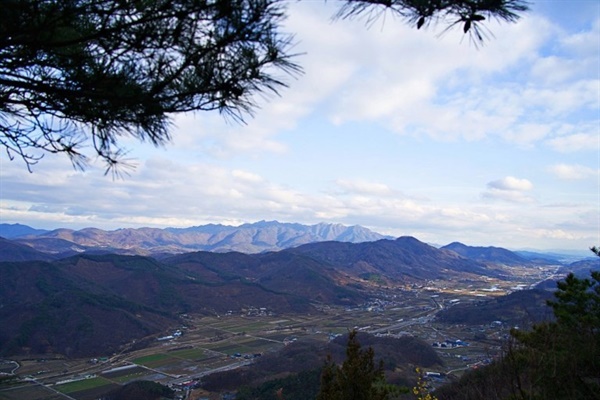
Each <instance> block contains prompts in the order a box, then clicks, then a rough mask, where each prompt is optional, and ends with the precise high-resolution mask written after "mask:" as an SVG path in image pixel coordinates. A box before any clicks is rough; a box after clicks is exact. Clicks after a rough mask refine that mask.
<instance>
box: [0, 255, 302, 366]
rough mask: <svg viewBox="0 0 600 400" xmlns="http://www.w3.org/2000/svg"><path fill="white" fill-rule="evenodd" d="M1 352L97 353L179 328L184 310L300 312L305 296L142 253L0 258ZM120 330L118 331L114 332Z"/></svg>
mask: <svg viewBox="0 0 600 400" xmlns="http://www.w3.org/2000/svg"><path fill="white" fill-rule="evenodd" d="M0 273H1V274H2V280H1V282H0V304H2V307H1V308H0V351H1V352H2V354H23V353H28V352H33V353H53V352H56V353H62V354H66V355H71V356H82V355H98V354H105V353H109V352H113V351H116V350H117V349H118V348H119V347H121V346H123V345H125V344H127V343H128V342H130V341H131V340H133V339H139V338H143V337H145V336H148V335H156V334H158V333H160V332H162V331H164V330H165V329H167V328H168V327H173V326H177V324H178V322H177V316H178V315H179V314H180V313H185V312H195V313H200V314H202V313H204V314H214V313H225V312H226V311H227V310H229V309H236V310H239V309H242V308H245V307H257V308H258V307H268V308H269V310H272V311H274V312H303V311H306V310H307V309H308V307H309V305H308V300H307V299H306V298H301V297H298V296H294V295H289V294H285V293H281V292H279V293H278V292H274V291H272V290H268V289H265V288H264V287H262V286H260V285H258V284H255V283H252V282H247V281H244V280H243V279H239V278H230V279H224V280H223V281H221V282H214V281H213V282H206V281H204V280H203V279H201V275H202V274H201V273H199V274H198V275H197V276H198V278H197V277H196V276H194V275H190V274H188V273H186V272H185V271H183V270H180V269H177V268H172V267H170V266H168V265H165V264H162V263H159V262H157V261H156V260H154V259H151V258H147V257H140V256H119V255H82V256H76V257H71V258H67V259H63V260H59V261H54V262H52V263H47V262H21V263H17V262H13V263H9V262H4V263H0ZM116 333H118V334H116Z"/></svg>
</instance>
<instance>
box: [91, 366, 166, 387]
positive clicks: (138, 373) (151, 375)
mask: <svg viewBox="0 0 600 400" xmlns="http://www.w3.org/2000/svg"><path fill="white" fill-rule="evenodd" d="M102 377H104V378H106V379H108V380H110V381H112V382H115V383H118V384H121V385H124V384H126V383H129V382H133V381H137V380H149V381H163V380H166V379H168V377H167V376H166V375H164V374H161V373H159V372H156V371H153V370H150V369H147V368H144V367H141V366H135V365H134V366H127V367H124V368H123V367H122V368H116V369H112V370H109V371H104V372H102Z"/></svg>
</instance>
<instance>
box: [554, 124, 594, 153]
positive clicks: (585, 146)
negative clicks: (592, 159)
mask: <svg viewBox="0 0 600 400" xmlns="http://www.w3.org/2000/svg"><path fill="white" fill-rule="evenodd" d="M589 128H590V129H589V133H571V134H567V135H564V136H558V137H554V138H552V139H548V141H547V143H548V145H549V146H550V147H551V148H552V149H553V150H555V151H559V152H561V153H571V152H576V151H586V150H587V151H595V152H598V151H599V149H600V128H599V127H598V126H595V127H594V126H591V127H589ZM593 130H596V131H597V132H595V133H593Z"/></svg>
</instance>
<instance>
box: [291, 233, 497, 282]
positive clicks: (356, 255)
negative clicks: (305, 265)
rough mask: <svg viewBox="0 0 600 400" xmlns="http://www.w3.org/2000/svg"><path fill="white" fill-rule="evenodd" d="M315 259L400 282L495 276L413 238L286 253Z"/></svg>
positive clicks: (330, 244) (346, 270) (324, 244)
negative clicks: (473, 275)
mask: <svg viewBox="0 0 600 400" xmlns="http://www.w3.org/2000/svg"><path fill="white" fill-rule="evenodd" d="M287 252H291V253H295V254H303V255H306V256H309V257H312V258H314V259H316V260H318V261H320V262H322V263H325V264H327V265H331V266H335V267H336V268H338V269H339V270H340V271H343V272H344V273H347V274H352V275H356V276H360V277H367V276H370V275H373V274H375V275H381V276H382V277H385V278H391V279H395V280H400V281H403V280H404V281H410V280H411V279H447V278H449V277H459V276H460V277H463V278H464V277H468V275H470V274H476V275H486V276H490V275H492V276H495V274H496V272H494V271H493V270H491V269H489V268H487V267H486V266H485V265H484V264H481V263H478V262H476V261H473V260H470V259H468V258H465V257H461V256H460V255H458V254H456V253H454V252H452V251H448V250H444V249H437V248H435V247H433V246H430V245H428V244H426V243H423V242H421V241H419V240H417V239H415V238H413V237H408V236H404V237H400V238H398V239H396V240H378V241H376V242H365V243H356V244H351V243H340V242H322V243H312V244H307V245H304V246H300V247H298V248H295V249H290V250H287Z"/></svg>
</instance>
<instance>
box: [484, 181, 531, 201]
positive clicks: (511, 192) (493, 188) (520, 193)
mask: <svg viewBox="0 0 600 400" xmlns="http://www.w3.org/2000/svg"><path fill="white" fill-rule="evenodd" d="M487 187H488V188H487V190H486V191H484V192H483V193H482V195H481V196H482V198H484V199H489V200H503V201H508V202H514V203H531V202H533V198H532V197H531V196H529V195H528V194H527V193H526V192H528V191H530V190H531V189H532V188H533V185H532V184H531V182H530V181H529V180H527V179H519V178H515V177H512V176H507V177H505V178H502V179H498V180H495V181H491V182H488V184H487Z"/></svg>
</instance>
